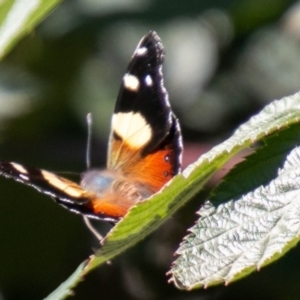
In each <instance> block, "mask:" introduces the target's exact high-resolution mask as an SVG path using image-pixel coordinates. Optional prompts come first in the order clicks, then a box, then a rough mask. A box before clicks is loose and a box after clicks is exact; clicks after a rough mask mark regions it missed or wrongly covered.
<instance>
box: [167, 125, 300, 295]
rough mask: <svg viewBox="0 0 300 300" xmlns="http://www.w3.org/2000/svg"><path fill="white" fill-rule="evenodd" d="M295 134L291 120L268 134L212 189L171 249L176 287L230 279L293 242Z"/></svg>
mask: <svg viewBox="0 0 300 300" xmlns="http://www.w3.org/2000/svg"><path fill="white" fill-rule="evenodd" d="M299 134H300V126H299V124H295V125H293V126H292V127H290V128H287V129H286V130H284V131H282V132H280V133H279V134H276V135H274V136H272V137H270V138H268V139H267V140H266V145H265V146H264V147H263V148H261V149H259V150H258V151H257V152H256V153H254V154H252V155H251V156H250V157H248V158H247V159H246V160H245V161H244V162H243V163H241V164H240V165H238V166H237V167H236V168H235V169H233V170H232V172H230V173H229V174H228V176H226V178H225V180H224V182H223V183H222V184H221V185H220V186H219V187H218V188H217V189H216V190H215V191H214V195H213V196H212V197H211V199H210V200H211V201H208V202H206V203H205V205H204V206H203V208H202V209H200V211H199V214H200V215H201V217H200V219H199V221H198V222H197V224H196V225H195V226H194V227H193V228H191V229H190V232H191V234H190V235H189V236H188V237H187V238H186V239H185V240H184V242H183V243H182V244H181V245H180V248H179V249H178V250H177V254H178V255H179V258H178V259H177V260H176V261H175V263H174V265H173V267H172V270H171V272H170V274H171V275H172V278H171V281H174V282H175V284H176V285H177V286H178V287H179V288H182V289H193V288H197V287H202V286H204V287H207V286H210V285H215V284H218V283H223V282H225V283H229V282H232V281H234V280H237V279H239V278H241V277H243V276H246V275H247V274H249V273H250V272H252V271H253V270H255V269H259V268H261V267H263V266H264V265H266V264H269V263H271V262H273V261H274V260H276V259H278V258H279V257H281V256H282V255H283V254H284V253H285V252H286V251H288V250H289V249H290V248H291V247H293V246H294V245H295V244H296V243H298V241H299V233H300V222H299V212H300V202H299V199H300V191H299V185H300V177H299V175H300V148H299V147H296V148H294V147H295V145H296V144H297V143H298V142H299ZM279 168H282V169H280V170H279V171H278V169H279ZM253 186H255V187H256V189H255V190H253ZM251 190H252V191H251ZM246 191H247V193H246V194H245V192H246ZM230 198H231V199H230ZM228 200H230V201H229V202H227V203H225V204H221V205H219V206H217V205H212V203H214V202H217V203H220V202H225V201H228Z"/></svg>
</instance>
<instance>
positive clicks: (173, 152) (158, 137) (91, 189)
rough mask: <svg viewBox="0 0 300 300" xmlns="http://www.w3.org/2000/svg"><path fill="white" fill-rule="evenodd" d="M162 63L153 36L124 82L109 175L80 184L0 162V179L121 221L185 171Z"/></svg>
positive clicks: (89, 174)
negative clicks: (181, 169)
mask: <svg viewBox="0 0 300 300" xmlns="http://www.w3.org/2000/svg"><path fill="white" fill-rule="evenodd" d="M163 58H164V49H163V46H162V43H161V40H160V38H159V37H158V35H157V34H156V33H155V32H153V31H151V32H149V33H148V34H147V35H146V36H145V37H144V38H143V39H142V40H141V41H140V43H139V45H138V46H137V48H136V50H135V52H134V54H133V56H132V59H131V61H130V63H129V66H128V68H127V71H126V73H125V75H124V77H123V79H122V84H121V88H120V91H119V95H118V98H117V101H116V105H115V110H114V114H113V116H112V122H111V134H110V138H109V147H108V158H107V168H106V169H105V170H98V169H91V170H87V171H86V172H84V173H83V174H82V178H81V182H80V184H77V183H75V182H73V181H70V180H68V179H66V178H64V177H60V176H58V175H56V174H54V173H51V172H48V171H45V170H41V169H37V168H32V167H27V166H24V165H21V164H17V163H12V162H0V175H2V176H5V177H8V178H13V179H15V180H16V181H19V182H21V183H23V184H26V185H29V186H32V187H33V188H35V189H37V190H39V191H40V192H43V193H45V194H48V195H50V196H51V197H53V198H54V199H55V201H56V202H57V203H59V204H61V205H63V206H64V207H66V208H68V209H69V210H71V211H73V212H76V213H80V214H83V215H85V216H87V217H89V218H95V219H100V220H106V221H113V222H115V221H118V220H119V219H120V218H122V217H123V216H124V215H125V214H126V212H127V211H128V210H129V208H130V207H132V206H133V205H135V204H136V203H138V202H140V201H142V200H144V199H146V198H148V197H150V196H151V195H152V194H154V193H156V192H158V191H159V190H160V189H161V188H162V187H163V186H164V184H165V183H167V182H168V181H169V180H170V179H171V178H172V177H173V176H174V175H176V174H177V173H178V172H179V171H180V164H181V152H182V143H181V132H180V126H179V122H178V120H177V118H176V117H175V115H174V114H173V112H172V110H171V107H170V103H169V100H168V94H167V92H166V89H165V88H164V84H163V74H162V64H163Z"/></svg>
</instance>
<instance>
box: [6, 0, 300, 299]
mask: <svg viewBox="0 0 300 300" xmlns="http://www.w3.org/2000/svg"><path fill="white" fill-rule="evenodd" d="M149 30H155V31H157V32H158V34H159V35H160V37H161V38H162V41H163V44H164V46H165V49H166V62H165V65H164V74H165V85H166V87H167V89H168V91H169V96H170V100H171V104H172V107H173V109H174V111H175V113H176V114H177V115H178V117H179V119H180V122H181V125H182V129H183V136H184V145H185V155H184V166H186V165H187V164H189V163H191V162H193V161H194V160H195V159H197V158H198V157H199V156H200V154H201V153H203V152H205V151H207V150H208V149H209V148H211V147H212V146H213V145H215V144H217V143H218V142H221V141H223V140H224V139H225V138H226V137H228V136H229V135H230V134H231V133H232V131H233V130H234V129H235V128H236V127H237V126H238V125H239V124H241V123H242V122H244V121H246V120H247V119H248V118H249V116H251V115H253V114H254V113H256V112H257V111H259V110H260V109H261V108H262V107H263V106H264V105H266V104H267V103H269V102H270V101H272V100H274V99H278V98H281V97H283V96H285V95H290V94H293V93H295V92H296V91H298V90H299V89H300V3H299V2H295V1H287V0H272V1H271V0H262V1H259V0H239V1H237V0H236V1H229V0H219V1H211V0H202V1H196V0H190V1H182V0H169V1H167V0H165V1H158V0H157V1H152V0H148V1H131V0H123V1H121V0H119V1H117V0H115V1H104V0H98V1H96V0H89V1H87V0H77V1H75V0H72V1H71V0H70V1H65V2H64V3H63V4H62V5H60V6H59V7H58V8H57V9H56V10H55V11H54V12H53V13H52V14H51V15H50V16H49V17H48V18H46V20H45V21H44V22H42V24H41V25H40V26H39V27H38V28H37V29H36V30H35V31H34V32H32V33H31V34H30V35H28V36H27V37H26V38H24V39H23V40H22V41H21V42H20V43H19V44H18V45H17V47H15V49H14V50H13V51H12V53H11V54H9V55H8V57H6V59H5V60H4V61H3V62H2V63H1V65H0V133H1V135H0V159H1V160H8V161H16V162H19V163H23V164H27V165H31V166H37V167H41V168H44V169H47V170H51V171H55V172H62V173H60V174H62V175H64V172H72V173H74V174H77V175H79V174H80V173H81V172H83V171H84V170H85V152H86V138H87V133H86V132H87V125H86V121H85V117H86V114H87V113H88V112H92V113H93V118H94V123H93V137H94V139H93V145H92V164H93V166H95V167H103V166H104V165H105V160H106V149H107V139H108V134H109V124H110V117H111V114H112V110H113V106H114V102H115V99H116V96H117V92H118V88H119V84H120V82H121V78H122V76H123V73H124V71H125V69H126V66H127V64H128V62H129V59H130V57H131V55H132V52H133V51H134V49H135V47H136V45H137V43H138V41H139V40H140V39H141V38H142V36H143V35H144V34H146V33H147V32H148V31H149ZM78 178H79V176H77V179H78ZM215 182H216V180H214V181H212V182H211V184H210V186H211V185H213V184H214V183H215ZM204 199H205V192H203V193H202V194H200V195H197V196H196V197H195V199H193V201H191V203H190V204H189V205H187V206H186V207H184V208H183V209H182V210H181V211H180V212H179V213H177V214H176V215H175V216H173V217H172V218H171V219H170V220H169V221H168V222H166V224H164V226H162V227H161V228H160V229H159V230H157V231H156V232H155V233H154V234H152V235H151V236H150V237H148V238H147V239H146V240H145V241H143V242H142V243H140V244H139V245H138V246H136V247H134V248H133V249H130V250H129V251H127V252H126V253H124V254H122V255H121V256H120V257H118V258H116V259H114V260H113V262H112V265H104V266H102V267H101V268H99V269H97V270H96V271H94V272H93V273H92V274H90V275H88V276H87V278H85V280H84V281H83V282H82V283H81V284H79V286H78V288H76V290H75V297H74V299H78V300H79V299H91V300H93V299H142V300H144V299H145V300H148V299H151V300H152V299H178V300H180V299H207V300H212V299H222V300H223V299H256V300H257V299H274V300H277V299H278V300H279V299H280V300H284V299H288V300H292V299H299V285H300V263H299V255H300V248H299V247H298V248H296V249H295V250H292V251H290V252H289V253H288V254H287V255H285V257H284V258H283V259H281V260H280V261H278V262H276V263H275V264H273V265H271V266H268V267H267V268H264V269H262V270H261V271H259V272H255V273H253V274H252V275H250V276H248V277H247V278H246V279H243V280H241V281H239V282H236V283H233V284H231V285H229V286H228V287H225V286H220V287H214V288H210V289H208V290H197V291H193V292H184V291H178V290H177V289H175V288H174V287H173V285H172V284H168V283H167V277H166V276H165V273H166V272H167V271H168V268H169V266H170V264H171V262H172V259H173V252H174V251H175V250H176V248H177V245H178V243H179V241H180V240H181V238H182V237H183V236H184V235H185V233H186V230H187V228H188V227H190V226H191V225H192V224H193V222H194V221H195V219H196V216H195V214H194V212H195V211H196V210H197V209H199V207H200V205H201V203H203V201H204ZM99 226H100V227H101V230H102V232H104V231H107V230H108V229H109V227H110V226H109V225H108V224H103V223H100V224H99ZM95 248H97V241H96V240H95V239H94V237H93V236H92V235H91V233H90V232H89V231H88V230H87V229H86V227H85V226H84V224H83V222H82V220H81V218H80V217H79V216H78V215H75V214H72V213H70V212H68V211H67V210H65V209H63V208H61V207H59V206H58V205H56V204H55V203H54V202H53V201H52V200H51V199H49V198H47V197H46V196H44V195H42V194H39V193H36V191H34V190H32V189H30V188H28V187H25V186H23V185H20V184H18V183H15V182H13V181H11V180H6V179H3V178H0V299H1V300H2V299H5V300H17V299H42V298H43V297H45V296H46V295H48V294H49V293H50V292H51V291H53V290H54V289H55V288H56V287H57V286H58V285H59V284H60V283H62V282H63V281H64V280H65V279H66V278H67V277H68V276H69V275H70V274H71V273H72V272H73V271H74V270H75V269H76V267H77V266H78V265H79V264H80V262H82V261H83V260H84V259H85V258H87V257H88V256H89V255H90V254H92V253H93V249H95Z"/></svg>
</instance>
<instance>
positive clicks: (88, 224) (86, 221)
mask: <svg viewBox="0 0 300 300" xmlns="http://www.w3.org/2000/svg"><path fill="white" fill-rule="evenodd" d="M83 220H84V222H85V224H86V226H87V228H88V229H89V230H90V231H91V232H92V233H93V234H94V235H95V237H96V238H97V239H98V240H99V242H100V243H101V242H102V240H103V236H102V235H101V234H100V233H99V232H98V231H97V230H96V229H95V228H94V226H93V225H92V223H91V222H90V220H89V218H88V217H86V216H83Z"/></svg>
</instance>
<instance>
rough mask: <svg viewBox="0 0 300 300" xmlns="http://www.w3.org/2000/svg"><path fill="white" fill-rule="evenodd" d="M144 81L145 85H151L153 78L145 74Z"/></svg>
mask: <svg viewBox="0 0 300 300" xmlns="http://www.w3.org/2000/svg"><path fill="white" fill-rule="evenodd" d="M145 83H146V85H147V86H152V85H153V80H152V78H151V76H150V75H147V76H146V77H145Z"/></svg>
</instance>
